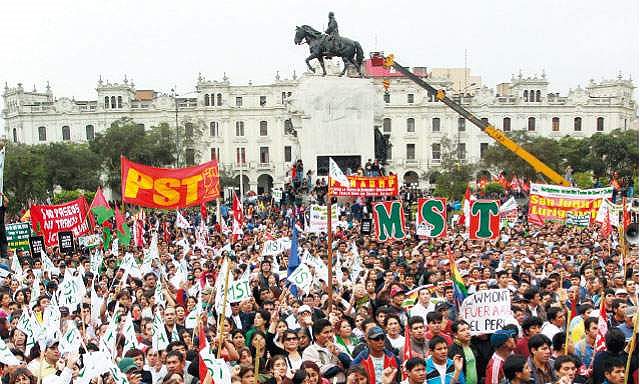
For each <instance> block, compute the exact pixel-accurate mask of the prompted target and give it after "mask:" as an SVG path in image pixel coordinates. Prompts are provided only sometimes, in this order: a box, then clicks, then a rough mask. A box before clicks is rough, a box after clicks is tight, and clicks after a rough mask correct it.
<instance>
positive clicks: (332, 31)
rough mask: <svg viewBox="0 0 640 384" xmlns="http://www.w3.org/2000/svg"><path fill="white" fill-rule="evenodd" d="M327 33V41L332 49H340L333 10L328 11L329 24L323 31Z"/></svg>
mask: <svg viewBox="0 0 640 384" xmlns="http://www.w3.org/2000/svg"><path fill="white" fill-rule="evenodd" d="M324 33H326V34H327V37H328V40H329V43H330V44H331V45H332V46H333V48H334V50H336V51H338V50H340V34H339V33H338V22H337V21H336V19H335V17H334V15H333V12H329V24H328V25H327V30H326V31H324Z"/></svg>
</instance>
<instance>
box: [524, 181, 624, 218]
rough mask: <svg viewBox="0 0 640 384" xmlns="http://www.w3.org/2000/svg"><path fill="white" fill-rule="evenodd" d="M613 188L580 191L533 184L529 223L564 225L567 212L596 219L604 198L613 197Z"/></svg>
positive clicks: (530, 197)
mask: <svg viewBox="0 0 640 384" xmlns="http://www.w3.org/2000/svg"><path fill="white" fill-rule="evenodd" d="M612 193H613V188H612V187H608V188H593V189H579V188H570V187H560V186H556V185H547V184H531V192H530V194H529V223H533V224H537V225H543V224H544V222H546V221H557V222H561V223H564V222H565V221H566V217H567V212H572V213H573V214H574V215H577V214H584V213H589V214H590V216H591V221H592V222H593V220H594V219H595V218H596V215H597V214H598V209H599V208H600V205H601V203H602V199H603V198H609V197H611V195H612Z"/></svg>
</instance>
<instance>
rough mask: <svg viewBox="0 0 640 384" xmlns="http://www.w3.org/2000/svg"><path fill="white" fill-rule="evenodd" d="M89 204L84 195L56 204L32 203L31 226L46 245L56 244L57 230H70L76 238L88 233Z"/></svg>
mask: <svg viewBox="0 0 640 384" xmlns="http://www.w3.org/2000/svg"><path fill="white" fill-rule="evenodd" d="M88 212H89V204H87V200H85V198H84V196H83V197H80V198H78V199H76V200H73V201H70V202H68V203H64V204H58V205H32V206H31V226H32V227H33V230H34V231H35V232H37V233H41V234H42V236H43V237H44V243H45V244H46V245H47V247H51V246H54V245H58V232H64V231H72V232H73V237H74V238H78V236H82V235H84V234H87V233H89V230H90V228H89V224H88V223H87V221H86V218H87V213H88Z"/></svg>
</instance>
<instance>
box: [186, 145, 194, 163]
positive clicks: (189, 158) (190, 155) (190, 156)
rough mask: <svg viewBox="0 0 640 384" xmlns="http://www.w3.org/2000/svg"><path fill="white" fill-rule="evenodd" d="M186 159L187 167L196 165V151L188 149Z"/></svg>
mask: <svg viewBox="0 0 640 384" xmlns="http://www.w3.org/2000/svg"><path fill="white" fill-rule="evenodd" d="M184 157H185V159H186V162H187V165H194V164H195V163H196V151H195V149H193V148H187V149H185V151H184Z"/></svg>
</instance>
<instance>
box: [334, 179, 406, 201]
mask: <svg viewBox="0 0 640 384" xmlns="http://www.w3.org/2000/svg"><path fill="white" fill-rule="evenodd" d="M347 179H349V186H342V185H341V184H340V183H338V182H337V181H335V180H333V179H331V186H330V191H329V192H330V193H331V195H333V196H396V195H397V194H398V176H397V175H391V176H375V177H366V176H347Z"/></svg>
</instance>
